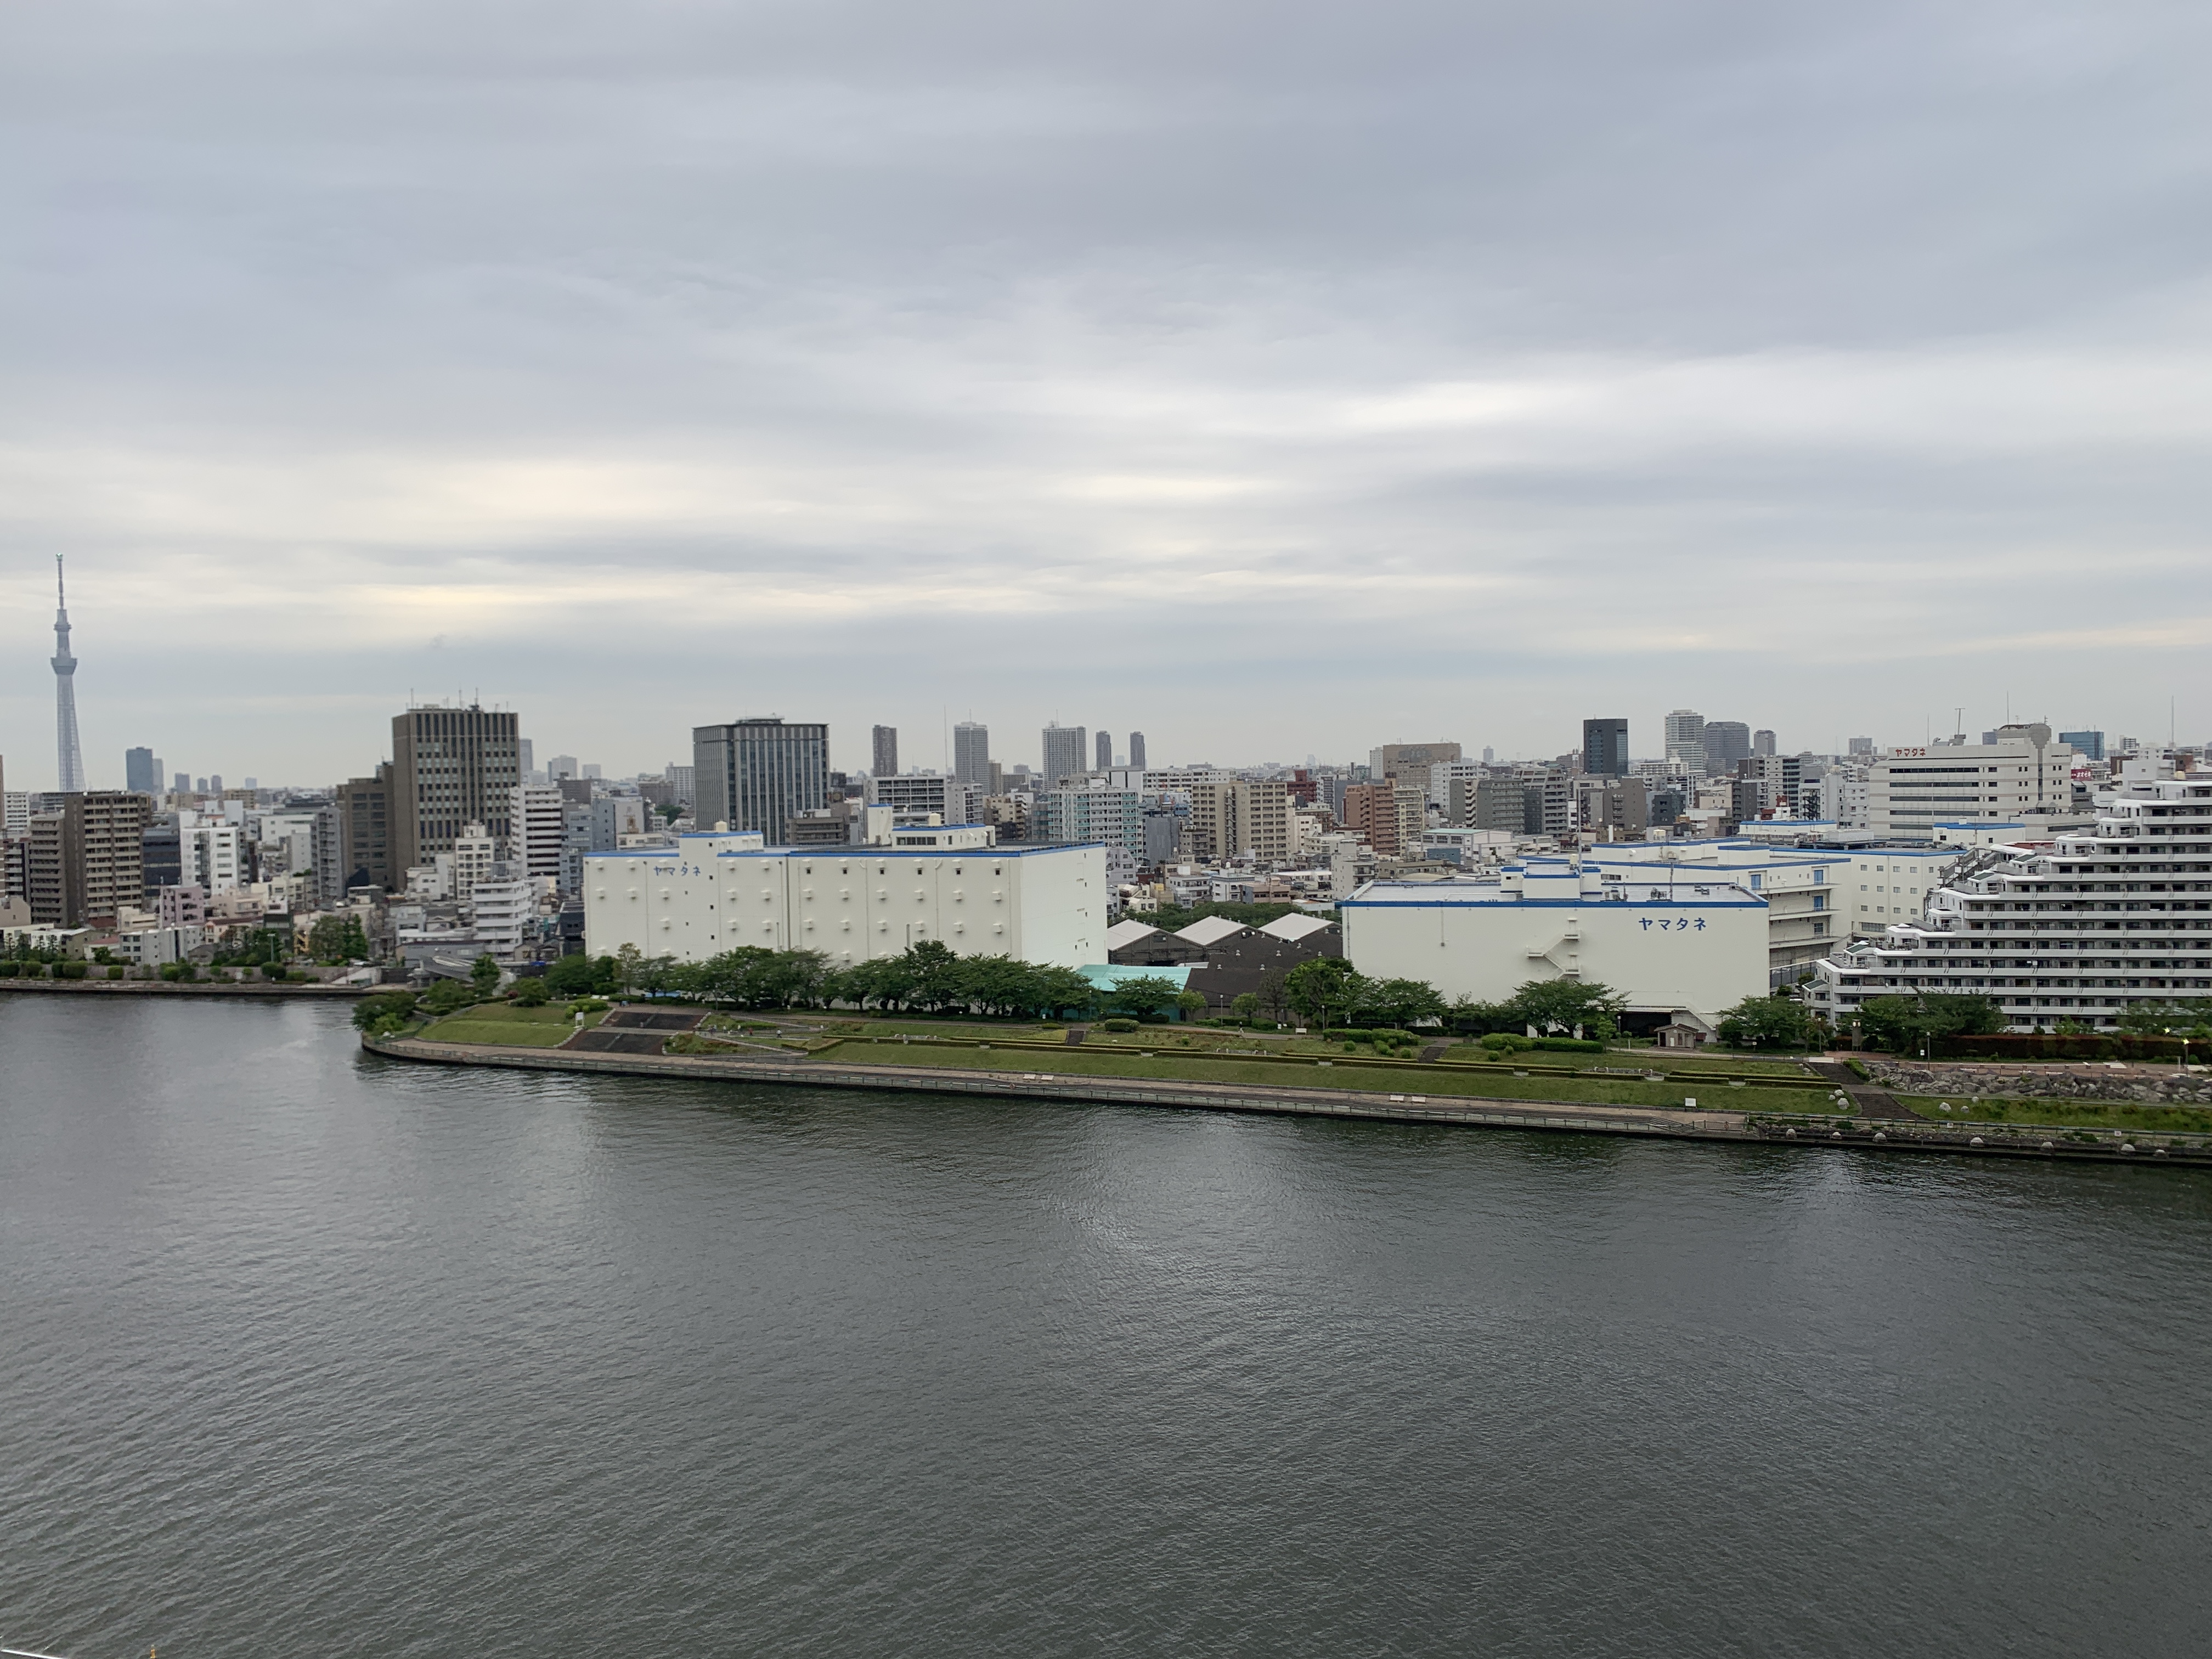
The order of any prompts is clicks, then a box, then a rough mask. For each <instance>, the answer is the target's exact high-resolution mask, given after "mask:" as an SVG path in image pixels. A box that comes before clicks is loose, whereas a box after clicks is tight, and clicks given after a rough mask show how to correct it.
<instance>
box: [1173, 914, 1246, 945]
mask: <svg viewBox="0 0 2212 1659" xmlns="http://www.w3.org/2000/svg"><path fill="white" fill-rule="evenodd" d="M1243 931H1244V924H1243V922H1241V921H1230V919H1229V918H1228V917H1226V916H1200V918H1199V919H1198V920H1197V921H1194V922H1193V923H1191V925H1190V926H1189V927H1178V928H1176V938H1177V939H1188V940H1189V941H1190V942H1191V943H1192V944H1193V945H1212V944H1215V943H1217V942H1218V941H1219V940H1222V939H1227V938H1228V937H1229V936H1230V934H1231V933H1243Z"/></svg>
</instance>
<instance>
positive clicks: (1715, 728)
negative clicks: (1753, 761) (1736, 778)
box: [1705, 720, 1751, 778]
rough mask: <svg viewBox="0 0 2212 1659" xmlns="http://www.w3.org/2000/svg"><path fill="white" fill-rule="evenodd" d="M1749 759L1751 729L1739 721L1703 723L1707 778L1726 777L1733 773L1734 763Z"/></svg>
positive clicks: (1710, 721)
mask: <svg viewBox="0 0 2212 1659" xmlns="http://www.w3.org/2000/svg"><path fill="white" fill-rule="evenodd" d="M1750 758H1751V728H1750V727H1749V726H1746V725H1745V724H1744V723H1743V722H1742V721H1741V720H1707V721H1706V722H1705V773H1706V775H1708V776H1709V777H1716V778H1721V777H1728V776H1730V775H1733V774H1734V773H1735V763H1737V762H1738V761H1740V760H1749V759H1750Z"/></svg>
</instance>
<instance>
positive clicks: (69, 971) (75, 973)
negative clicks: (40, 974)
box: [54, 962, 90, 979]
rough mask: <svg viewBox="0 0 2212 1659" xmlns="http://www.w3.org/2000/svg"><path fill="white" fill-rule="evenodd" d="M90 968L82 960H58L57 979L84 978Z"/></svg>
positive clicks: (55, 969)
mask: <svg viewBox="0 0 2212 1659" xmlns="http://www.w3.org/2000/svg"><path fill="white" fill-rule="evenodd" d="M89 971H90V970H89V969H88V968H87V967H86V966H85V964H84V963H81V962H58V963H55V964H54V977H55V978H57V979H82V978H83V977H84V976H85V975H86V974H87V973H88V972H89Z"/></svg>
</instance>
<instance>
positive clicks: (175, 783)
mask: <svg viewBox="0 0 2212 1659" xmlns="http://www.w3.org/2000/svg"><path fill="white" fill-rule="evenodd" d="M169 787H170V788H172V789H173V790H174V791H176V793H179V794H180V795H189V794H191V793H192V775H191V773H189V772H178V773H175V774H173V775H172V776H171V777H170V779H169Z"/></svg>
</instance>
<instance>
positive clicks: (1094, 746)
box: [1091, 732, 1114, 772]
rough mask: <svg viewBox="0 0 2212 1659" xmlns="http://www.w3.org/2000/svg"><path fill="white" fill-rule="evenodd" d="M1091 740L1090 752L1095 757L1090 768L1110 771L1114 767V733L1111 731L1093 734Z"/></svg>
mask: <svg viewBox="0 0 2212 1659" xmlns="http://www.w3.org/2000/svg"><path fill="white" fill-rule="evenodd" d="M1091 752H1092V754H1093V755H1094V756H1095V757H1096V758H1095V759H1094V761H1093V762H1092V769H1093V770H1095V771H1099V772H1110V771H1112V770H1113V769H1114V734H1113V733H1112V732H1098V733H1097V735H1096V736H1094V737H1093V738H1091Z"/></svg>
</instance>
